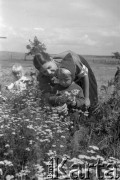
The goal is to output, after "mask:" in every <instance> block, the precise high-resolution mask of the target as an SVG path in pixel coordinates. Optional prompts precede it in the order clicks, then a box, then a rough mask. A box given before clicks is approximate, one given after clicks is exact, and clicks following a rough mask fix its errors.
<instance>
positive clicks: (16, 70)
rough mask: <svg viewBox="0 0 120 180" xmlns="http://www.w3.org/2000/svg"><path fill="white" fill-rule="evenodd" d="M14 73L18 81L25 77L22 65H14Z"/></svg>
mask: <svg viewBox="0 0 120 180" xmlns="http://www.w3.org/2000/svg"><path fill="white" fill-rule="evenodd" d="M12 73H13V75H14V76H15V77H16V79H17V80H18V79H20V78H21V77H22V76H23V67H22V66H21V65H20V64H14V65H13V67H12Z"/></svg>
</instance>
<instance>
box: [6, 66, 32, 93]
mask: <svg viewBox="0 0 120 180" xmlns="http://www.w3.org/2000/svg"><path fill="white" fill-rule="evenodd" d="M12 74H13V75H14V78H15V82H14V83H11V84H10V85H9V86H6V89H8V90H10V91H11V92H14V91H16V92H22V91H23V90H26V88H27V83H28V82H29V81H30V80H29V79H28V78H27V77H26V76H24V72H23V67H22V66H21V65H20V64H14V65H13V67H12Z"/></svg>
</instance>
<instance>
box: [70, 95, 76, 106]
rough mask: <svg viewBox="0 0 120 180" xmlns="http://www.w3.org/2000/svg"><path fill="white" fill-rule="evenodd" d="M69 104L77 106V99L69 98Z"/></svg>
mask: <svg viewBox="0 0 120 180" xmlns="http://www.w3.org/2000/svg"><path fill="white" fill-rule="evenodd" d="M68 103H69V104H70V105H71V106H75V105H76V98H75V97H69V98H68Z"/></svg>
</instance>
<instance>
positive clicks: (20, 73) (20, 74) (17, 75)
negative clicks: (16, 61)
mask: <svg viewBox="0 0 120 180" xmlns="http://www.w3.org/2000/svg"><path fill="white" fill-rule="evenodd" d="M13 74H14V76H15V78H16V79H17V80H19V79H20V78H21V77H22V72H21V71H19V72H16V73H13Z"/></svg>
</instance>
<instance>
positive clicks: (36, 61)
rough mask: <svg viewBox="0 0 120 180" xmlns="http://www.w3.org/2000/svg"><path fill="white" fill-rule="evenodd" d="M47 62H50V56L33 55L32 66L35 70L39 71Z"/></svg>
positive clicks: (46, 54) (45, 54)
mask: <svg viewBox="0 0 120 180" xmlns="http://www.w3.org/2000/svg"><path fill="white" fill-rule="evenodd" d="M49 61H51V58H50V55H49V54H48V53H46V52H41V53H38V54H36V55H35V57H34V59H33V65H34V66H35V68H36V69H38V70H40V67H41V66H42V65H43V64H45V63H46V62H49Z"/></svg>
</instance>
